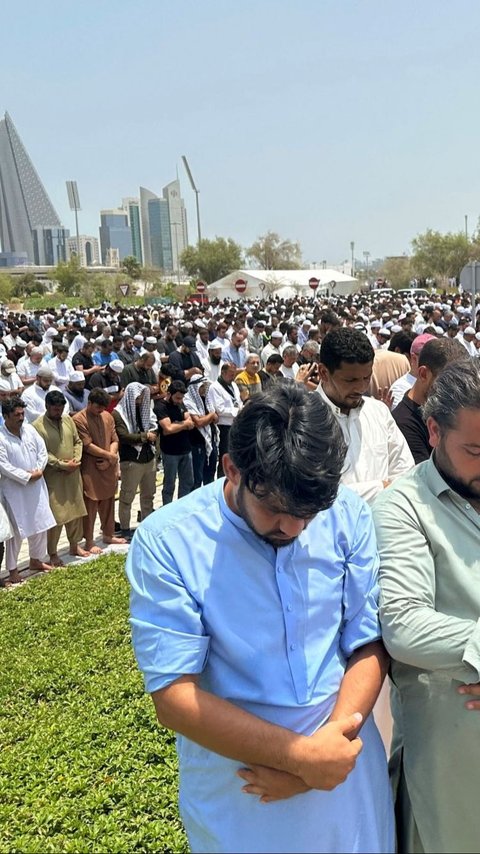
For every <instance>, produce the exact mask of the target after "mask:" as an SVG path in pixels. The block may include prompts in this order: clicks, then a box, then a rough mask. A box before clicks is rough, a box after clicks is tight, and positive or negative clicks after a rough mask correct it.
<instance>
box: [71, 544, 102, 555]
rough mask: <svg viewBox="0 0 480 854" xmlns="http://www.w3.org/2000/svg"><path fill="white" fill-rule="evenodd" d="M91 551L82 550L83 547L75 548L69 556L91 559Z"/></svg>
mask: <svg viewBox="0 0 480 854" xmlns="http://www.w3.org/2000/svg"><path fill="white" fill-rule="evenodd" d="M92 548H93V546H92ZM91 551H92V550H91V549H90V550H88V551H87V550H86V549H82V547H81V546H73V547H72V548H70V551H69V554H71V555H75V557H90V554H91ZM100 551H101V549H100Z"/></svg>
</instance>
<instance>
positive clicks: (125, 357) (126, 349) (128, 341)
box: [118, 335, 137, 365]
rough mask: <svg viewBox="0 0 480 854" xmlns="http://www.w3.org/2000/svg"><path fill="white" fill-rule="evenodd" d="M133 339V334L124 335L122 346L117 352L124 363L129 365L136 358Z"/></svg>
mask: <svg viewBox="0 0 480 854" xmlns="http://www.w3.org/2000/svg"><path fill="white" fill-rule="evenodd" d="M136 355H137V354H136V352H135V341H134V340H133V336H131V335H130V336H129V337H128V338H127V337H125V340H124V342H123V348H122V349H121V350H120V351H119V353H118V358H119V359H121V360H122V362H123V364H124V365H131V364H132V363H133V362H134V361H135V359H136Z"/></svg>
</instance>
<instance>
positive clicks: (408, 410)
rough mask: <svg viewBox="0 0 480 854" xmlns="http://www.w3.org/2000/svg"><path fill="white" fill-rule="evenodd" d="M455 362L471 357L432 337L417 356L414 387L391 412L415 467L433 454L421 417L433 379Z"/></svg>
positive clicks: (450, 342) (458, 346)
mask: <svg viewBox="0 0 480 854" xmlns="http://www.w3.org/2000/svg"><path fill="white" fill-rule="evenodd" d="M418 337H419V338H423V337H427V336H422V335H420V336H418ZM428 337H430V336H428ZM417 340H418V339H417ZM458 361H463V362H469V361H470V356H469V355H468V353H467V352H466V350H465V347H462V345H461V344H460V343H459V342H458V341H457V340H456V339H455V338H454V339H452V338H433V337H431V338H430V340H429V341H426V342H425V343H424V345H423V346H422V348H421V350H420V354H419V355H418V356H417V368H416V379H415V382H414V384H413V386H412V387H411V389H410V390H409V391H407V392H406V393H405V395H404V397H403V398H402V400H401V401H400V403H399V404H398V406H396V407H395V409H394V410H393V413H392V414H393V418H394V420H395V423H396V424H397V425H398V427H399V428H400V430H401V431H402V433H403V435H404V436H405V439H406V440H407V443H408V447H409V448H410V450H411V452H412V454H413V458H414V460H415V464H416V465H418V463H423V462H424V461H425V460H428V458H429V456H430V454H431V453H432V448H431V445H430V441H429V436H428V429H427V425H426V424H425V421H424V420H423V416H422V406H423V405H424V404H425V403H426V401H427V398H428V394H429V392H430V389H431V387H432V385H433V383H434V381H435V380H436V378H437V377H438V376H439V375H440V374H441V372H442V371H443V370H444V369H445V368H446V366H447V365H448V364H450V363H451V362H458Z"/></svg>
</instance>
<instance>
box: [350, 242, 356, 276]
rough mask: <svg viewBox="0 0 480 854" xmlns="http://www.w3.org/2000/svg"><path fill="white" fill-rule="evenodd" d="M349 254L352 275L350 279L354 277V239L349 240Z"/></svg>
mask: <svg viewBox="0 0 480 854" xmlns="http://www.w3.org/2000/svg"><path fill="white" fill-rule="evenodd" d="M350 254H351V256H352V265H351V266H352V269H351V275H352V279H353V278H355V241H354V240H351V241H350Z"/></svg>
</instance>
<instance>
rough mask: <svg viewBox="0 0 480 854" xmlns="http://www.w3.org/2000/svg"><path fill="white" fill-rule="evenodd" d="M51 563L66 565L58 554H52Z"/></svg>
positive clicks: (53, 564)
mask: <svg viewBox="0 0 480 854" xmlns="http://www.w3.org/2000/svg"><path fill="white" fill-rule="evenodd" d="M50 563H51V565H52V566H65V564H64V562H63V560H60V558H59V556H58V555H50Z"/></svg>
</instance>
